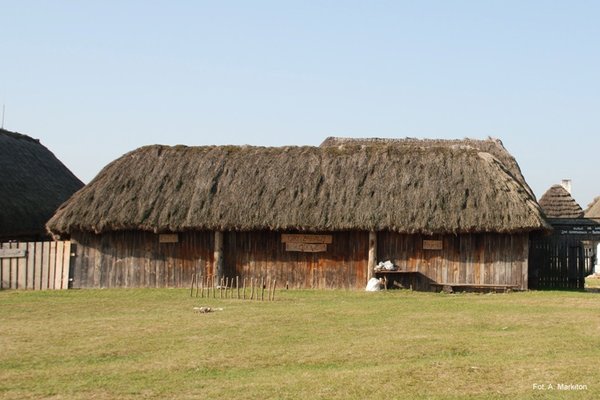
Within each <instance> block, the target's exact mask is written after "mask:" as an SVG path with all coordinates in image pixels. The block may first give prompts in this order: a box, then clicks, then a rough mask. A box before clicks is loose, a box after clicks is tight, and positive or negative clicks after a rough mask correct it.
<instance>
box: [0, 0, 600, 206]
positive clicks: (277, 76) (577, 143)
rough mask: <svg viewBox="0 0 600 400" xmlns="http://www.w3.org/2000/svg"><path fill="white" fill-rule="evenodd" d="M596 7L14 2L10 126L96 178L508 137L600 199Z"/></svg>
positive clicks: (538, 167)
mask: <svg viewBox="0 0 600 400" xmlns="http://www.w3.org/2000/svg"><path fill="white" fill-rule="evenodd" d="M598 21H600V2H597V1H564V2H563V1H524V0H521V1H411V2H408V1H406V2H404V1H361V2H358V1H206V2H204V1H127V0H125V1H111V0H105V1H60V0H53V1H28V0H20V1H3V0H0V33H1V35H0V56H1V61H0V102H2V104H5V105H6V115H5V124H4V126H5V128H6V129H9V130H13V131H18V132H22V133H26V134H28V135H30V136H33V137H36V138H39V139H41V141H42V143H43V144H44V145H45V146H47V147H48V148H50V149H51V150H52V151H53V152H54V153H55V154H56V155H57V156H58V157H59V158H60V159H61V160H62V161H63V162H64V163H65V164H66V165H67V166H68V167H69V168H70V169H71V170H72V171H73V172H74V173H75V174H76V175H78V176H79V177H80V178H81V179H82V180H84V181H86V182H87V181H89V180H90V179H92V178H93V177H94V176H95V175H96V174H97V173H98V172H99V171H100V169H101V168H102V167H103V166H104V165H106V164H107V163H109V162H110V161H112V160H114V159H115V158H117V157H119V156H120V155H122V154H123V153H125V152H127V151H130V150H133V149H134V148H137V147H139V146H143V145H147V144H154V143H163V144H187V145H207V144H253V145H268V146H279V145H286V144H295V145H304V144H307V145H317V144H319V143H320V142H321V141H322V140H323V139H324V138H325V137H327V136H331V135H334V136H355V137H364V136H379V137H407V136H409V137H422V138H425V137H427V138H464V137H472V138H486V137H487V136H493V137H497V138H500V139H502V141H503V142H504V145H505V146H506V147H507V148H508V150H509V151H510V152H511V153H512V154H513V155H514V156H515V157H516V158H517V161H518V162H519V164H520V166H521V169H522V170H523V173H524V175H525V178H526V179H527V181H528V182H529V184H530V185H531V186H532V188H533V189H534V191H535V192H536V194H537V196H538V198H539V197H540V196H541V195H542V194H543V192H544V191H545V190H546V189H548V188H549V187H550V186H551V185H552V184H554V183H559V182H560V180H561V179H563V178H571V179H573V195H574V197H575V198H576V200H577V201H578V202H579V203H580V204H581V205H582V207H584V208H585V206H586V205H587V204H588V203H589V202H590V201H591V200H592V199H593V198H594V197H595V196H598V195H600V173H599V168H598V165H600V161H599V159H600V118H599V115H600V113H599V110H600V78H599V77H600V72H599V71H600V23H599V22H598Z"/></svg>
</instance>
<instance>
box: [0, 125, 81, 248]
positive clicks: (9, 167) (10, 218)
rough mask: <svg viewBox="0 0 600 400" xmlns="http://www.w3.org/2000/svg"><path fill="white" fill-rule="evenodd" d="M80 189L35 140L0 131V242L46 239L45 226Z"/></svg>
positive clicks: (71, 175)
mask: <svg viewBox="0 0 600 400" xmlns="http://www.w3.org/2000/svg"><path fill="white" fill-rule="evenodd" d="M82 187H83V183H82V182H81V181H80V180H79V179H77V177H75V175H73V174H72V173H71V171H69V170H68V169H67V167H65V166H64V165H63V163H61V162H60V161H59V160H58V159H57V158H56V157H55V156H54V154H52V152H50V150H48V149H47V148H46V147H44V146H43V145H42V144H41V143H40V141H39V140H37V139H33V138H31V137H29V136H26V135H22V134H20V133H15V132H10V131H7V130H4V129H0V193H1V195H0V242H1V241H8V240H19V241H25V240H38V239H43V238H46V239H48V236H47V231H46V227H45V225H46V222H47V221H48V220H49V219H50V217H52V215H53V214H54V212H55V211H56V210H57V209H58V207H59V206H60V205H61V204H62V203H63V202H64V201H65V200H67V199H68V198H69V197H71V195H73V193H75V192H76V191H77V190H79V189H81V188H82Z"/></svg>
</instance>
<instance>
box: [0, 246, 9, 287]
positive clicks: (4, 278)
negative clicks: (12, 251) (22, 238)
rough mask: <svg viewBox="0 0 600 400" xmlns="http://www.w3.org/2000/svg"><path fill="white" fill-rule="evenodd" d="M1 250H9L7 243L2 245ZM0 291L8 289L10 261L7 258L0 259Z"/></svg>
mask: <svg viewBox="0 0 600 400" xmlns="http://www.w3.org/2000/svg"><path fill="white" fill-rule="evenodd" d="M0 248H2V249H8V248H10V244H9V243H2V245H1V246H0ZM0 275H1V278H0V279H1V281H0V289H10V260H9V259H8V258H2V259H0Z"/></svg>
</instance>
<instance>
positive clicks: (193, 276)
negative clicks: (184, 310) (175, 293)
mask: <svg viewBox="0 0 600 400" xmlns="http://www.w3.org/2000/svg"><path fill="white" fill-rule="evenodd" d="M195 282H196V273H194V275H192V287H191V288H190V297H194V283H195Z"/></svg>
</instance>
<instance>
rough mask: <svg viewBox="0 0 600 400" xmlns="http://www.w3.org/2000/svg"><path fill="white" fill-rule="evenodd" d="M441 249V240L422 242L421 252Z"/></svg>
mask: <svg viewBox="0 0 600 400" xmlns="http://www.w3.org/2000/svg"><path fill="white" fill-rule="evenodd" d="M443 248H444V246H443V242H442V241H441V240H423V250H442V249H443Z"/></svg>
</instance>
